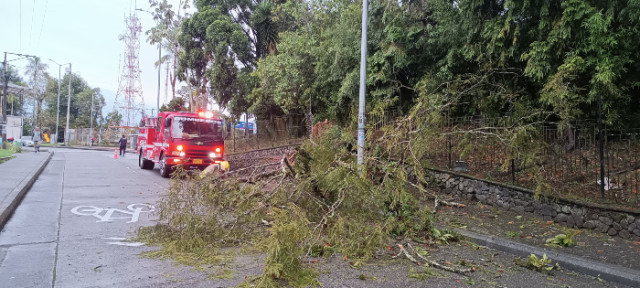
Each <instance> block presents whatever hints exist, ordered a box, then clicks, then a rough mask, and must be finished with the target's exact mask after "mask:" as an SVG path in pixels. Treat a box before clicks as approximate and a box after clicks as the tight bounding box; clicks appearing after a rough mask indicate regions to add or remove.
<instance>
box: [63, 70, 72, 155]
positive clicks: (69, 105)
mask: <svg viewBox="0 0 640 288" xmlns="http://www.w3.org/2000/svg"><path fill="white" fill-rule="evenodd" d="M71 77H73V74H72V73H71V63H69V97H68V98H67V128H66V129H65V130H64V145H66V146H69V117H70V116H71V115H70V113H69V112H70V111H71Z"/></svg>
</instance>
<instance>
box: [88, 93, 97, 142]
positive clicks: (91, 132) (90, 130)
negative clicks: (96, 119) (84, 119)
mask: <svg viewBox="0 0 640 288" xmlns="http://www.w3.org/2000/svg"><path fill="white" fill-rule="evenodd" d="M95 94H96V93H95V91H94V92H93V93H92V94H91V116H90V117H91V128H89V141H91V139H93V98H95V97H94V96H95ZM91 146H93V142H91Z"/></svg>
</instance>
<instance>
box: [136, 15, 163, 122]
mask: <svg viewBox="0 0 640 288" xmlns="http://www.w3.org/2000/svg"><path fill="white" fill-rule="evenodd" d="M136 10H137V11H142V12H147V13H149V14H151V16H153V17H155V15H154V14H153V13H151V12H150V11H147V10H144V9H140V8H136ZM159 25H160V24H158V26H159ZM161 68H162V38H160V40H159V41H158V99H157V100H156V111H158V113H160V69H161ZM151 116H153V112H151Z"/></svg>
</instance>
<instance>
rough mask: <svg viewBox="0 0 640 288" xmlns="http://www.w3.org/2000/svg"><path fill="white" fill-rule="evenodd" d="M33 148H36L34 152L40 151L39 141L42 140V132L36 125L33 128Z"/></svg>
mask: <svg viewBox="0 0 640 288" xmlns="http://www.w3.org/2000/svg"><path fill="white" fill-rule="evenodd" d="M32 140H33V148H34V149H35V150H36V153H38V152H40V141H42V132H41V131H40V128H38V127H36V128H34V129H33V138H32Z"/></svg>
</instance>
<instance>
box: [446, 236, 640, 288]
mask: <svg viewBox="0 0 640 288" xmlns="http://www.w3.org/2000/svg"><path fill="white" fill-rule="evenodd" d="M452 230H453V231H455V232H456V233H458V234H460V235H463V236H465V237H467V238H469V239H470V240H471V241H473V242H475V243H477V244H479V245H482V246H486V247H489V248H492V249H495V250H498V251H502V252H506V253H509V254H513V255H516V256H520V257H527V256H529V255H530V254H535V255H536V256H542V254H547V257H548V258H549V259H551V260H553V262H557V263H558V264H560V267H561V268H563V269H569V270H572V271H575V272H578V273H582V274H586V275H589V276H593V277H600V278H601V279H603V280H606V281H611V282H616V283H620V284H624V285H628V286H631V287H640V271H637V270H633V269H629V268H626V267H622V266H618V265H611V264H606V263H600V262H596V261H593V260H589V259H585V258H581V257H577V256H574V255H570V254H566V253H561V252H556V251H551V250H547V249H543V248H539V247H534V246H530V245H526V244H522V243H518V242H514V241H510V240H506V239H503V238H498V237H494V236H488V235H483V234H478V233H474V232H470V231H466V230H462V229H456V228H454V229H452Z"/></svg>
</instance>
